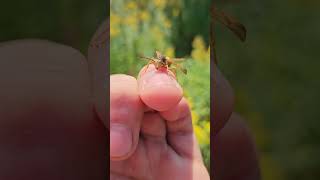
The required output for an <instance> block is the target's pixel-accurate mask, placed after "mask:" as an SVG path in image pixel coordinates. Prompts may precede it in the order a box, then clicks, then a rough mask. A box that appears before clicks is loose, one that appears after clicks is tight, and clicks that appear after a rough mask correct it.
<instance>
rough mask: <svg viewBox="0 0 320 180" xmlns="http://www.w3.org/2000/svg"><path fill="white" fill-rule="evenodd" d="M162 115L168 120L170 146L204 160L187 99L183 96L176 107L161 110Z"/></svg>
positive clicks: (186, 154) (179, 151) (188, 155)
mask: <svg viewBox="0 0 320 180" xmlns="http://www.w3.org/2000/svg"><path fill="white" fill-rule="evenodd" d="M161 116H162V117H163V118H164V119H165V120H166V126H167V139H168V143H169V144H170V146H171V147H173V149H174V150H175V151H176V152H177V153H178V154H180V155H181V156H184V157H187V158H192V159H198V160H199V161H202V157H201V153H200V149H199V146H198V143H197V141H196V138H195V135H194V132H193V127H192V119H191V112H190V108H189V105H188V103H187V101H186V99H185V98H182V100H181V101H180V102H179V104H177V105H176V106H175V107H174V108H172V109H170V110H168V111H165V112H161Z"/></svg>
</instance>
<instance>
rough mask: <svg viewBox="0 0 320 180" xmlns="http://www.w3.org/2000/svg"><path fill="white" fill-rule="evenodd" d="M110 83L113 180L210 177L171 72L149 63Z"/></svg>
mask: <svg viewBox="0 0 320 180" xmlns="http://www.w3.org/2000/svg"><path fill="white" fill-rule="evenodd" d="M110 84H111V87H110V98H111V100H110V171H111V172H110V178H111V179H146V180H149V179H150V180H158V179H159V180H160V179H172V180H175V179H186V180H188V179H190V180H192V179H203V180H206V179H210V178H209V174H208V172H207V170H206V168H205V166H204V164H203V161H202V157H201V153H200V149H199V146H198V143H197V141H196V139H195V135H194V133H193V128H192V121H191V113H190V109H189V106H188V103H187V101H186V99H184V98H183V97H182V89H181V87H180V85H179V84H178V83H177V81H176V80H175V77H174V75H173V74H170V73H169V74H168V73H167V72H166V71H158V70H156V69H155V67H154V66H153V65H150V66H149V68H148V69H147V71H145V69H142V70H141V73H140V75H139V77H138V79H135V78H134V77H131V76H127V75H120V74H117V75H112V76H111V77H110ZM153 110H156V111H153Z"/></svg>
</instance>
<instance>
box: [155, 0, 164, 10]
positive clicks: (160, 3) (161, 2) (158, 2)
mask: <svg viewBox="0 0 320 180" xmlns="http://www.w3.org/2000/svg"><path fill="white" fill-rule="evenodd" d="M166 3H167V2H166V0H154V5H155V6H156V7H157V8H160V9H162V8H164V7H165V5H166Z"/></svg>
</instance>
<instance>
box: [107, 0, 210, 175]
mask: <svg viewBox="0 0 320 180" xmlns="http://www.w3.org/2000/svg"><path fill="white" fill-rule="evenodd" d="M209 4H210V2H209V1H194V0H170V1H169V0H140V1H132V0H112V1H111V8H110V36H111V38H110V41H111V42H110V70H111V73H112V74H114V73H125V74H129V75H132V76H135V77H136V76H137V75H138V72H139V70H140V69H141V68H142V67H143V66H144V65H145V64H146V63H147V61H143V60H141V59H139V58H138V56H139V55H144V56H149V57H151V56H153V54H154V51H155V50H159V51H160V52H162V53H163V54H165V55H166V56H169V57H179V58H180V57H184V58H186V61H185V62H184V63H183V64H182V65H183V66H184V67H186V68H187V69H188V74H187V75H184V74H183V73H181V72H180V71H177V75H178V81H179V82H180V83H181V85H182V87H183V89H184V93H185V96H186V98H187V99H188V101H189V103H190V106H191V109H192V116H193V124H194V130H195V133H196V136H197V138H198V141H199V143H200V146H201V150H202V154H203V156H204V160H205V164H206V166H207V168H208V169H209V168H210V162H209V161H210V64H209V63H210V62H209V59H210V53H209V52H210V51H209V46H208V43H209V38H208V37H209V11H208V7H209ZM195 14H196V15H195Z"/></svg>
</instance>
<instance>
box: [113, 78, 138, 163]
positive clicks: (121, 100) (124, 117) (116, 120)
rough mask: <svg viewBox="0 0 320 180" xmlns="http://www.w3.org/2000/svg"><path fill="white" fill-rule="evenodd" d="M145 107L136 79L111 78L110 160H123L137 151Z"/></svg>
mask: <svg viewBox="0 0 320 180" xmlns="http://www.w3.org/2000/svg"><path fill="white" fill-rule="evenodd" d="M143 111H144V107H143V104H142V102H141V100H140V97H139V92H138V84H137V81H136V79H135V78H133V77H131V76H127V75H112V76H111V77H110V158H111V160H123V159H126V158H128V157H129V156H130V155H131V154H132V153H133V152H134V150H135V148H136V146H137V144H138V140H139V133H140V124H141V120H142V115H143Z"/></svg>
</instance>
